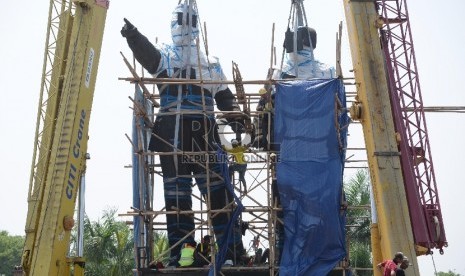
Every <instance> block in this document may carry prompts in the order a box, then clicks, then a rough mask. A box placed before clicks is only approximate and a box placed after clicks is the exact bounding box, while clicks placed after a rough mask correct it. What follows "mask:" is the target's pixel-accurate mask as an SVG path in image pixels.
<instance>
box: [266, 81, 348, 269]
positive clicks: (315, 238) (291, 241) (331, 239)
mask: <svg viewBox="0 0 465 276" xmlns="http://www.w3.org/2000/svg"><path fill="white" fill-rule="evenodd" d="M275 97H276V98H275V118H274V124H275V132H274V134H275V142H276V143H279V144H281V149H280V156H279V162H278V164H277V171H276V173H277V181H278V189H279V193H280V200H281V205H282V208H283V213H284V228H285V231H284V232H285V237H284V248H283V252H282V257H281V263H280V273H279V274H280V275H283V276H287V275H292V276H295V275H327V274H328V273H329V272H330V271H331V270H332V269H333V268H334V267H335V266H336V265H337V263H338V261H340V260H342V259H343V258H344V257H345V256H346V248H345V233H344V225H345V212H344V211H341V201H342V182H343V178H342V176H343V168H344V158H345V155H344V149H345V147H346V138H347V127H346V126H347V124H348V123H349V118H348V116H347V114H346V112H345V111H344V110H343V108H345V91H344V86H343V83H342V80H339V79H329V80H328V79H314V80H306V81H286V82H279V83H277V84H276V96H275ZM341 110H342V111H341Z"/></svg>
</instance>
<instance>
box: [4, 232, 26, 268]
mask: <svg viewBox="0 0 465 276" xmlns="http://www.w3.org/2000/svg"><path fill="white" fill-rule="evenodd" d="M23 245H24V237H22V236H10V235H9V234H8V232H7V231H3V230H2V231H0V264H1V265H0V274H5V275H11V274H12V271H13V269H14V267H15V266H17V265H21V254H22V251H23Z"/></svg>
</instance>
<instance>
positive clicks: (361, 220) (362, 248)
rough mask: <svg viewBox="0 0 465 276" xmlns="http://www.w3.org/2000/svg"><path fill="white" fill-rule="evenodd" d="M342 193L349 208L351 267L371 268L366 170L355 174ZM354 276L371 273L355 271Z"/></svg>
mask: <svg viewBox="0 0 465 276" xmlns="http://www.w3.org/2000/svg"><path fill="white" fill-rule="evenodd" d="M344 192H345V195H346V200H347V203H348V205H349V206H352V207H354V206H357V207H361V208H349V210H348V211H347V224H348V225H351V226H352V227H349V228H348V229H347V238H348V240H349V257H350V260H351V264H352V267H363V268H371V267H372V262H371V241H370V224H371V219H370V218H371V215H370V209H369V208H363V206H369V205H370V202H371V200H370V177H369V174H368V171H367V170H358V171H357V173H356V174H355V175H354V176H353V177H352V178H351V179H350V180H349V182H348V183H345V185H344ZM355 275H372V272H371V271H355Z"/></svg>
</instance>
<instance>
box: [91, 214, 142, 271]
mask: <svg viewBox="0 0 465 276" xmlns="http://www.w3.org/2000/svg"><path fill="white" fill-rule="evenodd" d="M132 237H133V235H132V232H131V230H130V229H129V227H128V226H127V225H126V224H125V223H124V222H120V221H116V210H114V209H110V210H106V211H104V213H103V216H102V218H101V219H99V220H98V221H90V220H89V218H88V217H86V218H85V219H84V257H85V258H86V275H89V276H90V275H92V276H93V275H95V276H97V275H98V276H101V275H108V276H119V275H131V270H132V269H133V268H134V253H133V252H134V251H133V248H134V246H133V238H132Z"/></svg>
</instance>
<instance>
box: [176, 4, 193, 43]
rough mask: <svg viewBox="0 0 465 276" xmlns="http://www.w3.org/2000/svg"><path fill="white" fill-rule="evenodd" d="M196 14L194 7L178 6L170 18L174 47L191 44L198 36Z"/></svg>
mask: <svg viewBox="0 0 465 276" xmlns="http://www.w3.org/2000/svg"><path fill="white" fill-rule="evenodd" d="M198 25H199V22H198V12H197V9H196V8H195V7H194V5H190V6H189V5H187V4H185V3H184V4H179V5H178V6H177V7H176V8H175V9H174V11H173V17H172V18H171V37H172V38H173V43H174V45H176V46H187V45H191V44H193V42H194V41H195V40H196V39H197V36H198V35H199V28H198Z"/></svg>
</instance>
